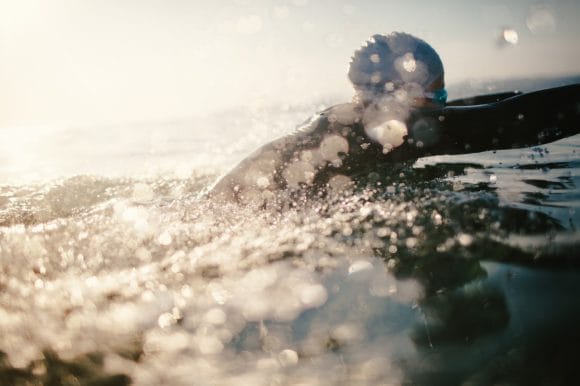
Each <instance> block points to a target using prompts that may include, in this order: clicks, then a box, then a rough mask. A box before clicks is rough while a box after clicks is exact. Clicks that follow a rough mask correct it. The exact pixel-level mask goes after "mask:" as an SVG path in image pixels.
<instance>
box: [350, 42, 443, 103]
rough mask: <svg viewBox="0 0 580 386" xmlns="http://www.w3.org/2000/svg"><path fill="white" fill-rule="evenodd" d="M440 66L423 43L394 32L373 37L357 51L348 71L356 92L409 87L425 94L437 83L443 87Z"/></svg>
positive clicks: (437, 56)
mask: <svg viewBox="0 0 580 386" xmlns="http://www.w3.org/2000/svg"><path fill="white" fill-rule="evenodd" d="M443 75H444V71H443V63H442V62H441V59H440V58H439V55H438V54H437V52H436V51H435V50H434V49H433V47H431V46H430V45H429V44H427V43H426V42H425V41H423V40H421V39H419V38H416V37H414V36H412V35H409V34H406V33H402V32H394V33H391V34H389V35H378V34H377V35H373V36H372V37H371V38H370V39H369V40H368V41H367V42H366V44H365V45H363V46H362V47H361V48H360V49H358V50H357V51H356V52H355V53H354V56H353V57H352V61H351V63H350V68H349V71H348V77H349V79H350V80H351V82H352V83H353V85H354V87H355V89H356V90H357V91H363V92H365V93H367V94H368V93H371V94H374V95H378V94H382V93H385V92H390V91H393V90H396V89H398V88H400V87H402V86H405V85H409V84H412V85H413V86H420V88H421V89H423V90H425V91H435V90H433V89H432V85H433V84H434V83H435V82H437V81H438V80H439V81H440V82H439V83H440V87H443Z"/></svg>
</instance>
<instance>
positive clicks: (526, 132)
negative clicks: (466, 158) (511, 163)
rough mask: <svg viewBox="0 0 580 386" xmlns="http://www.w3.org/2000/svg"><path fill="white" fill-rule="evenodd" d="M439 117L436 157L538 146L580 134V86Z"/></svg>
mask: <svg viewBox="0 0 580 386" xmlns="http://www.w3.org/2000/svg"><path fill="white" fill-rule="evenodd" d="M434 115H439V118H441V117H442V118H441V120H442V124H441V127H440V130H441V134H442V135H441V140H440V143H439V144H438V147H437V148H436V149H431V150H433V152H434V153H435V154H458V153H470V152H479V151H486V150H496V149H512V148H523V147H530V146H537V145H541V144H545V143H549V142H553V141H555V140H558V139H561V138H565V137H568V136H571V135H575V134H578V133H579V132H580V85H571V86H564V87H559V88H554V89H549V90H542V91H536V92H531V93H527V94H522V95H518V96H514V97H511V98H507V99H505V100H502V101H500V102H497V103H492V104H487V105H480V106H472V107H449V108H445V109H444V110H443V111H442V113H434Z"/></svg>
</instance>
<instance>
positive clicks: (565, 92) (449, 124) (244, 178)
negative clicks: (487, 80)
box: [209, 33, 580, 205]
mask: <svg viewBox="0 0 580 386" xmlns="http://www.w3.org/2000/svg"><path fill="white" fill-rule="evenodd" d="M348 76H349V79H350V81H351V82H352V84H353V86H354V89H355V97H354V98H353V101H352V102H351V103H345V104H341V105H337V106H333V107H330V108H328V109H326V110H324V111H322V112H321V113H319V114H317V115H315V116H314V117H312V118H311V119H310V120H308V121H307V122H306V123H305V124H303V125H302V126H300V127H299V128H298V129H297V130H296V131H295V132H294V133H293V134H290V135H287V136H284V137H282V138H279V139H277V140H274V141H273V142H271V143H269V144H266V145H264V146H262V147H261V148H259V149H258V150H257V151H255V152H254V153H253V154H251V155H250V156H249V157H247V158H246V159H245V160H243V161H242V162H241V163H240V164H239V165H237V166H236V167H235V168H234V169H233V170H232V171H231V172H229V173H228V174H226V175H225V176H224V177H222V178H221V179H220V180H218V182H217V183H216V184H215V185H214V186H213V188H212V189H211V190H210V192H209V195H210V196H211V197H213V198H216V199H218V200H225V201H234V202H239V203H255V204H259V205H267V203H268V202H269V201H271V200H273V199H274V198H275V194H276V193H279V192H290V193H291V192H295V191H310V192H315V193H316V192H317V191H322V190H326V189H336V190H342V189H346V188H349V187H350V186H352V185H353V184H355V183H356V181H357V179H359V178H360V177H361V176H366V175H368V174H369V173H372V172H377V173H379V174H380V173H385V172H388V170H389V167H390V166H392V164H393V163H396V162H403V161H409V160H415V159H417V158H419V157H424V156H429V155H437V154H461V153H475V152H481V151H486V150H497V149H510V148H522V147H529V146H536V145H540V144H544V143H548V142H552V141H555V140H557V139H560V138H564V137H567V136H571V135H574V134H577V133H578V132H580V85H572V86H565V87H559V88H555V89H549V90H543V91H537V92H532V93H527V94H520V93H517V92H510V93H502V94H495V95H486V96H479V97H475V98H470V99H471V100H468V99H464V100H459V101H454V102H450V103H447V92H446V90H445V79H444V70H443V63H442V62H441V59H440V58H439V55H438V54H437V52H436V51H435V50H434V49H433V48H432V47H431V46H430V45H429V44H427V43H426V42H425V41H423V40H421V39H418V38H416V37H414V36H412V35H409V34H406V33H392V34H389V35H374V36H372V37H371V39H370V40H369V41H368V42H367V43H366V44H365V45H363V47H361V48H360V49H359V50H357V51H356V52H355V53H354V56H353V58H352V61H351V63H350V68H349V72H348Z"/></svg>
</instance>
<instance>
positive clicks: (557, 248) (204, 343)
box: [0, 136, 580, 385]
mask: <svg viewBox="0 0 580 386" xmlns="http://www.w3.org/2000/svg"><path fill="white" fill-rule="evenodd" d="M169 150H170V149H169ZM579 151H580V136H575V137H572V138H567V139H564V140H561V141H559V142H556V143H553V144H548V145H546V146H542V147H539V148H533V149H517V150H506V151H498V152H495V153H494V152H489V153H481V154H468V155H462V156H440V157H432V158H425V159H421V160H419V161H418V162H417V163H415V164H404V165H394V166H393V167H392V169H390V170H380V171H378V172H377V173H376V175H375V174H373V175H370V176H368V177H367V178H366V179H365V180H364V183H362V184H361V186H360V187H359V188H357V189H355V190H354V191H352V192H347V194H344V195H340V196H333V197H328V198H325V199H324V200H310V201H306V202H304V201H297V202H289V203H288V205H287V206H286V208H285V209H284V210H283V211H265V210H256V209H255V208H249V207H240V206H236V205H223V204H217V203H214V202H211V201H209V200H205V199H201V198H199V192H201V191H202V190H203V189H204V187H206V186H207V185H208V184H210V183H211V181H213V180H214V179H215V178H216V177H217V174H215V173H207V172H204V170H205V169H201V168H200V169H195V170H194V172H193V174H192V175H191V176H190V177H189V178H173V177H167V176H165V177H147V178H145V177H143V178H128V177H122V178H117V177H112V176H103V177H95V176H90V175H80V176H76V177H72V178H64V179H61V180H49V181H44V182H39V183H36V184H33V183H27V184H20V185H15V184H12V185H10V184H9V185H5V186H2V187H1V188H0V351H1V352H2V354H1V356H0V384H3V385H4V384H6V385H12V384H43V383H44V384H52V385H58V384H67V385H68V384H70V385H73V384H101V385H105V384H107V385H122V384H128V383H130V382H132V383H134V384H138V385H160V384H170V385H205V384H236V385H243V384H248V385H278V384H292V385H294V384H296V385H298V384H300V385H327V384H345V385H347V384H348V385H350V384H357V385H385V384H417V385H453V384H457V385H459V384H462V385H488V384H502V385H506V384H507V385H511V384H514V385H533V384H538V385H559V384H562V385H568V384H572V383H573V382H574V380H575V379H578V377H579V376H580V374H579V371H578V366H577V364H576V358H577V357H578V355H577V347H578V345H579V344H580V333H579V332H578V328H577V326H578V325H579V323H580V307H579V306H580V301H579V300H578V295H579V294H580V270H579V268H580V263H579V262H580V261H579V260H578V257H577V252H576V251H577V250H578V248H579V247H580V233H578V230H577V229H578V227H579V226H580V214H579V213H580V189H579V183H580V167H579V166H580V158H579V157H578V152H579Z"/></svg>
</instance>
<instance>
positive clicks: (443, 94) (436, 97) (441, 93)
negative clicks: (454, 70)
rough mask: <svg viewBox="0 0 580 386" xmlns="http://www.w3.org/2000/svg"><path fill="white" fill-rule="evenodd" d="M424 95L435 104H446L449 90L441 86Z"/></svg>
mask: <svg viewBox="0 0 580 386" xmlns="http://www.w3.org/2000/svg"><path fill="white" fill-rule="evenodd" d="M423 96H425V98H427V99H429V100H430V101H432V102H433V103H435V104H438V105H444V104H445V102H447V90H445V89H444V88H440V89H439V90H435V91H433V92H424V93H423Z"/></svg>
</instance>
